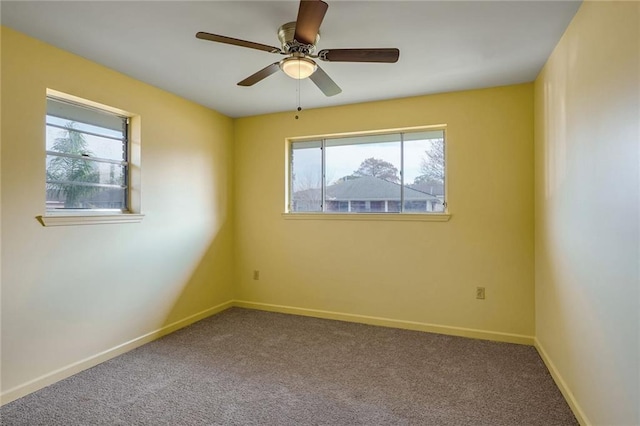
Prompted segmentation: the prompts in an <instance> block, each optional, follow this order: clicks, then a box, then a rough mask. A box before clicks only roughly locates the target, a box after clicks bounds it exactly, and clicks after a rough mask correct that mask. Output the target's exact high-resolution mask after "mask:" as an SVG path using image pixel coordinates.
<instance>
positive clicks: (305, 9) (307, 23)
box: [293, 0, 329, 44]
mask: <svg viewBox="0 0 640 426" xmlns="http://www.w3.org/2000/svg"><path fill="white" fill-rule="evenodd" d="M328 7H329V5H328V4H326V3H325V2H323V1H322V0H300V7H299V8H298V18H297V19H296V32H295V35H294V36H293V38H295V39H296V40H297V41H298V42H300V43H304V44H315V43H316V36H317V35H318V31H319V30H320V24H322V20H323V19H324V14H325V13H327V8H328Z"/></svg>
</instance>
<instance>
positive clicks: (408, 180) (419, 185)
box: [288, 129, 446, 213]
mask: <svg viewBox="0 0 640 426" xmlns="http://www.w3.org/2000/svg"><path fill="white" fill-rule="evenodd" d="M444 154H445V134H444V130H442V129H439V130H424V131H419V132H400V133H389V134H376V135H365V136H352V137H340V138H326V139H316V140H305V141H293V142H291V145H290V153H289V160H290V173H289V200H288V205H289V212H291V213H301V212H302V213H311V212H325V213H442V212H444V211H445V207H446V200H445V198H444V197H445V191H444V184H445V158H444Z"/></svg>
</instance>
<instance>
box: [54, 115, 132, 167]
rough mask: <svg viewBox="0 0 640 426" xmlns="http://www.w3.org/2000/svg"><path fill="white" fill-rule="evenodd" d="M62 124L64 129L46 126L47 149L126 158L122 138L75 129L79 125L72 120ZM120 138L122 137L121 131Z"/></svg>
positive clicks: (120, 159)
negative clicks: (96, 134)
mask: <svg viewBox="0 0 640 426" xmlns="http://www.w3.org/2000/svg"><path fill="white" fill-rule="evenodd" d="M47 118H49V117H47ZM62 126H64V127H65V129H60V128H58V127H53V126H50V125H48V126H47V151H55V152H62V153H65V154H74V155H82V156H87V157H94V158H106V159H109V160H118V161H124V160H126V151H125V149H124V143H123V142H122V139H120V140H115V139H111V138H105V137H100V136H95V135H89V134H85V133H82V132H79V131H75V130H78V129H79V127H80V126H79V125H78V124H77V123H75V122H72V121H65V122H63V123H62ZM85 127H86V126H85ZM111 133H115V132H111ZM120 138H122V132H121V134H120Z"/></svg>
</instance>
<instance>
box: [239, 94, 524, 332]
mask: <svg viewBox="0 0 640 426" xmlns="http://www.w3.org/2000/svg"><path fill="white" fill-rule="evenodd" d="M303 102H304V100H303ZM294 115H295V114H294V112H290V113H281V114H272V115H263V116H257V117H249V118H242V119H237V120H236V123H235V132H236V137H235V164H236V166H235V167H236V174H235V177H236V178H235V193H234V195H235V209H236V216H235V225H236V231H235V235H236V240H235V241H236V251H235V253H236V275H235V285H236V296H237V298H238V299H240V300H244V301H248V302H253V303H252V304H248V305H247V306H252V307H267V308H268V305H281V307H280V308H278V309H279V310H282V309H283V308H282V307H288V308H294V309H293V310H291V309H289V311H293V312H298V313H304V312H311V313H312V314H316V315H318V314H320V315H323V312H322V311H329V312H333V313H339V314H349V315H355V316H356V317H351V319H354V320H358V318H362V317H357V316H369V317H379V318H385V319H391V320H396V321H404V322H414V323H421V324H434V325H438V326H440V327H443V328H442V331H445V332H453V333H457V332H459V331H460V330H457V329H456V328H463V329H475V330H483V331H488V332H489V335H487V337H490V338H500V336H499V334H500V333H506V334H509V335H511V337H514V336H513V335H517V336H515V340H518V337H523V336H525V337H528V338H529V339H531V336H533V333H534V317H533V311H534V306H533V298H534V288H533V281H534V278H533V267H534V266H533V85H532V84H523V85H516V86H508V87H500V88H493V89H487V90H477V91H468V92H459V93H450V94H443V95H434V96H423V97H415V98H408V99H399V100H392V101H384V102H375V103H366V104H358V105H350V106H343V107H334V108H326V109H317V110H309V111H302V113H301V114H300V119H299V120H295V119H294ZM435 124H446V125H447V126H448V127H447V137H448V139H447V143H448V148H447V149H448V151H447V153H448V157H447V162H448V184H449V198H448V203H449V208H450V212H451V214H452V217H451V220H450V221H448V222H400V221H357V220H351V221H338V220H287V219H284V218H283V217H282V213H283V209H284V205H285V200H284V187H285V169H286V164H285V156H284V153H285V138H287V137H299V136H307V135H322V134H331V133H341V132H353V131H363V130H377V129H390V128H400V127H410V126H421V125H435ZM253 270H260V280H259V281H254V280H253V279H252V271H253ZM476 286H484V287H486V292H487V298H486V300H484V301H480V300H476V299H475V287H476ZM304 309H307V310H311V311H304ZM325 313H326V312H325ZM334 316H335V315H334ZM338 317H340V316H338ZM398 325H402V324H398ZM414 325H415V324H414ZM418 328H419V327H418ZM425 328H426V329H429V327H425ZM462 334H464V333H462ZM472 335H473V333H472ZM503 337H504V336H503ZM512 340H514V339H512ZM523 341H526V338H525V339H524V340H523Z"/></svg>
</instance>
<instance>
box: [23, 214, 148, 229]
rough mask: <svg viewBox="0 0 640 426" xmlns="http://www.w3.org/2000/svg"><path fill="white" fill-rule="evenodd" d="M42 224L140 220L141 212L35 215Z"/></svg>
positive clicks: (100, 223)
mask: <svg viewBox="0 0 640 426" xmlns="http://www.w3.org/2000/svg"><path fill="white" fill-rule="evenodd" d="M36 218H37V219H38V221H39V222H40V223H41V224H42V226H74V225H105V224H111V223H138V222H142V219H143V218H144V215H143V214H139V213H118V214H81V215H80V214H49V215H44V216H37V217H36Z"/></svg>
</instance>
